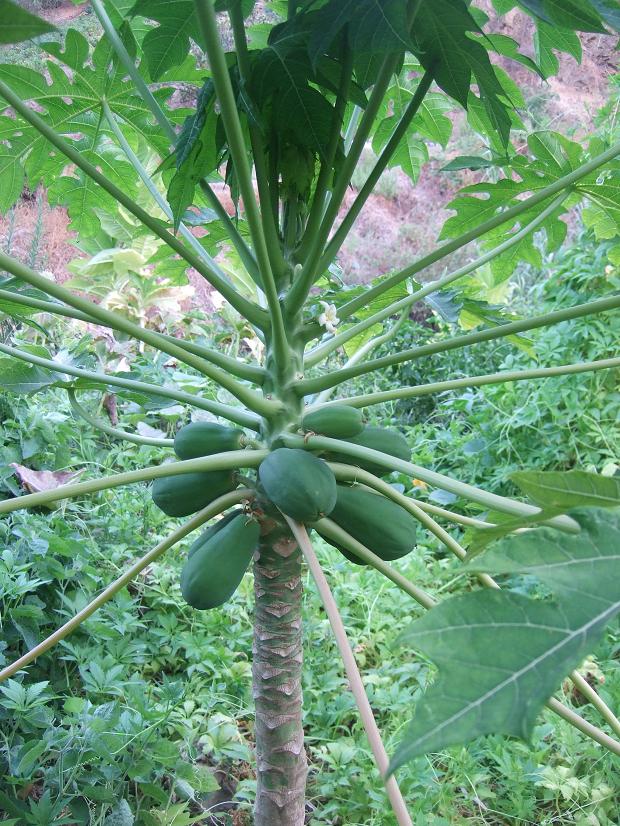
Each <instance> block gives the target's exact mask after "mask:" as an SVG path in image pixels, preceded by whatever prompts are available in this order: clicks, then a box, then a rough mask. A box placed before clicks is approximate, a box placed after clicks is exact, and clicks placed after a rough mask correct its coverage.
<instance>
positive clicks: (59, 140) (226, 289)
mask: <svg viewBox="0 0 620 826" xmlns="http://www.w3.org/2000/svg"><path fill="white" fill-rule="evenodd" d="M0 94H1V95H2V96H3V97H4V98H5V99H6V100H7V101H8V102H9V103H10V104H11V106H12V107H13V108H14V109H15V110H16V111H17V112H18V113H19V114H20V115H21V116H22V117H23V118H24V120H26V121H28V123H29V124H30V125H31V126H34V128H35V129H36V130H37V131H38V132H40V134H41V135H43V136H44V137H45V138H47V140H48V141H49V142H50V143H51V144H52V145H53V146H55V147H56V149H58V150H59V151H60V152H62V154H63V155H65V156H66V157H67V158H68V159H69V160H70V161H71V162H72V163H74V164H75V165H76V166H77V167H78V168H79V169H81V170H82V172H84V173H85V174H86V175H88V177H89V178H91V179H92V180H93V181H95V182H96V183H97V184H99V186H100V187H102V189H105V191H106V192H108V193H109V194H110V195H111V196H112V197H113V198H115V199H116V200H117V201H118V202H119V203H120V204H122V205H123V206H124V207H125V208H126V209H128V210H129V212H131V213H132V215H135V216H136V218H138V220H139V221H141V222H142V223H143V224H144V225H145V226H146V227H148V228H149V229H150V230H151V232H153V233H154V234H155V235H156V236H157V237H158V238H161V240H162V241H164V242H165V243H166V244H167V245H168V246H169V247H170V248H171V249H172V250H174V251H175V252H176V253H177V254H178V255H180V256H181V258H183V260H184V261H187V263H188V264H189V265H190V266H192V267H194V269H195V270H197V271H198V272H199V273H200V275H202V276H203V278H205V279H206V280H207V281H208V282H209V283H210V284H211V285H212V286H213V287H215V289H216V290H218V292H220V293H221V294H222V295H223V296H224V298H226V300H227V301H228V302H229V303H230V304H231V305H232V306H233V307H234V308H235V309H236V310H237V311H238V312H239V313H241V315H243V316H244V318H247V320H248V321H250V323H252V324H256V325H257V326H258V327H261V325H262V324H264V323H265V315H264V312H263V311H262V310H261V308H260V307H258V306H257V305H256V304H253V303H252V302H251V301H248V300H247V299H246V298H244V297H243V296H242V295H239V293H237V292H236V290H234V289H233V287H232V286H231V285H230V283H229V282H228V281H227V280H223V279H222V278H221V277H220V276H219V274H218V273H217V272H216V271H215V270H213V269H211V268H210V267H207V266H206V264H205V262H204V261H203V260H202V259H201V258H199V257H198V256H197V255H196V254H195V253H194V252H193V251H192V250H191V249H188V247H186V246H185V244H183V243H182V242H181V241H179V240H178V239H177V238H175V236H174V235H172V234H171V233H170V232H168V230H167V229H165V228H164V227H163V226H162V224H161V222H160V221H159V220H157V219H156V218H153V216H152V215H150V214H149V213H148V212H146V211H145V210H144V209H142V207H141V206H139V205H138V204H136V203H135V201H133V200H132V199H131V198H130V197H129V196H128V195H127V194H126V193H125V192H124V191H123V190H122V189H120V188H119V187H117V186H116V184H114V183H112V181H109V180H108V179H107V178H106V177H105V176H104V175H102V174H101V173H100V172H99V170H98V169H97V168H96V167H95V166H94V165H93V164H91V163H90V162H89V161H87V160H86V158H85V157H84V156H83V155H82V153H81V152H79V151H78V150H77V149H75V148H74V147H73V146H71V144H70V143H69V142H68V141H67V140H65V139H64V138H63V137H62V136H61V135H59V134H58V133H57V132H55V131H54V130H53V129H52V128H51V127H50V126H49V125H48V124H47V123H45V121H44V120H42V118H40V117H39V115H37V113H36V112H34V110H32V109H30V107H28V106H26V104H25V103H24V102H23V101H22V100H21V99H20V98H19V97H18V96H17V95H16V94H15V93H14V92H13V91H12V90H11V88H10V87H9V86H7V85H6V83H4V81H1V80H0Z"/></svg>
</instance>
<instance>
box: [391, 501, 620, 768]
mask: <svg viewBox="0 0 620 826" xmlns="http://www.w3.org/2000/svg"><path fill="white" fill-rule="evenodd" d="M571 515H572V516H573V517H574V518H575V519H576V520H577V521H578V522H579V524H580V526H581V532H580V533H579V534H578V535H575V536H567V535H566V534H562V533H560V532H558V531H555V530H553V529H551V528H537V529H536V530H534V531H529V532H527V533H523V534H519V535H517V536H512V537H509V538H507V539H503V540H501V542H499V543H498V544H497V545H496V546H494V547H493V548H492V549H490V550H488V551H486V552H485V554H484V555H482V556H481V557H478V558H477V559H476V561H475V563H473V564H471V565H469V566H468V567H469V569H470V570H472V571H474V570H475V571H485V572H487V573H490V574H515V573H520V574H529V575H531V576H534V577H536V579H537V580H538V581H539V582H541V583H542V584H543V585H544V586H545V588H548V589H549V590H550V591H551V592H552V594H553V599H548V600H541V599H530V598H528V597H525V596H522V595H520V594H516V593H510V592H507V591H493V590H491V589H489V590H483V591H476V592H472V593H469V594H464V595H462V596H458V597H453V598H451V599H447V600H446V601H445V602H443V603H440V604H439V605H438V606H437V607H435V608H433V609H431V610H430V611H429V612H428V614H426V615H425V616H424V617H422V618H421V619H419V620H417V621H416V622H414V623H413V625H411V626H410V627H409V628H408V629H407V630H406V631H405V632H404V633H403V634H402V635H401V637H400V641H401V642H402V643H404V644H407V645H409V646H411V647H412V648H413V649H415V650H417V651H421V652H422V653H423V654H424V655H425V656H427V657H428V658H429V659H430V660H432V661H433V662H434V663H435V664H436V665H437V667H438V669H439V674H438V677H437V678H436V680H435V682H434V683H433V685H432V686H431V688H430V689H429V690H428V691H427V692H426V694H425V696H424V698H423V699H422V700H421V701H420V703H419V704H418V706H417V708H416V712H415V715H414V718H413V721H412V723H411V725H410V727H409V729H408V730H407V732H406V734H405V737H404V739H403V741H402V743H401V744H400V746H399V747H398V749H397V751H396V753H395V755H394V757H393V759H392V762H391V765H390V771H394V770H395V769H396V768H397V767H398V766H400V765H402V764H403V763H405V762H407V761H408V760H411V759H412V758H414V757H417V756H419V755H422V754H425V753H427V752H429V751H438V750H440V749H443V748H445V747H446V746H448V745H451V744H456V743H464V742H467V741H469V740H471V739H473V738H475V737H480V736H481V735H484V734H491V733H495V734H497V733H502V734H507V735H512V736H515V737H520V738H522V739H524V740H528V739H529V737H530V735H531V732H532V729H533V727H534V724H535V722H536V718H537V716H538V714H539V712H540V711H541V709H542V707H543V704H544V703H545V702H546V701H547V700H548V698H549V697H550V696H551V694H552V693H553V691H554V690H555V688H556V686H557V685H558V684H559V683H560V682H561V680H562V678H563V677H564V676H565V675H566V674H568V673H570V671H572V670H573V669H574V668H576V667H577V666H578V665H579V663H580V662H582V660H583V659H584V657H585V656H586V655H587V654H588V653H589V652H590V651H592V649H593V648H594V647H595V646H596V644H597V642H598V640H599V639H600V637H601V634H602V632H603V630H604V628H605V626H606V625H607V623H609V622H610V621H611V620H612V619H613V617H614V616H615V615H616V614H617V613H618V612H619V611H620V584H619V583H620V577H619V576H618V573H619V570H618V569H619V564H620V551H619V548H620V511H618V510H615V511H603V510H600V509H583V510H579V511H573V512H572V513H571ZM455 652H458V656H455Z"/></svg>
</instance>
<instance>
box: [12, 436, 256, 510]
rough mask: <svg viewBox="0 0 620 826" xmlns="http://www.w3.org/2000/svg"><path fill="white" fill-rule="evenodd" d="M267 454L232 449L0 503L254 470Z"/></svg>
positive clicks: (18, 504) (29, 504)
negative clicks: (188, 475)
mask: <svg viewBox="0 0 620 826" xmlns="http://www.w3.org/2000/svg"><path fill="white" fill-rule="evenodd" d="M267 453H268V451H266V450H231V451H228V452H227V453H214V454H212V455H211V456H201V457H200V458H199V459H187V460H186V461H184V462H165V463H164V464H161V465H155V466H153V467H147V468H140V469H139V470H129V471H127V472H125V473H115V474H113V475H112V476H104V477H103V478H102V479H90V480H89V481H88V482H78V483H77V484H75V485H61V486H60V487H58V488H54V489H53V490H44V491H40V492H39V493H28V494H26V495H24V496H18V497H16V498H15V499H5V500H3V501H2V502H0V513H12V512H13V511H17V510H23V509H24V508H34V507H38V506H39V505H49V504H51V503H52V502H59V501H60V500H62V499H75V497H76V496H86V495H87V494H90V493H97V492H98V491H101V490H110V489H111V488H118V487H121V486H122V485H134V484H136V483H138V482H151V481H152V480H153V479H161V478H163V477H166V476H179V475H182V474H185V473H196V472H206V471H212V470H236V469H237V468H241V467H251V468H254V467H258V465H260V463H261V462H262V461H263V459H264V458H265V456H267Z"/></svg>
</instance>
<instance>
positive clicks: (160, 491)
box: [151, 470, 237, 516]
mask: <svg viewBox="0 0 620 826" xmlns="http://www.w3.org/2000/svg"><path fill="white" fill-rule="evenodd" d="M236 487H237V481H236V478H235V474H234V473H233V472H232V471H231V470H213V471H207V472H204V473H185V474H183V475H180V476H163V477H162V478H161V479H155V481H154V482H153V487H152V489H151V495H152V497H153V502H155V504H156V505H157V507H158V508H161V510H163V512H164V513H166V514H168V516H189V515H190V513H196V511H199V510H200V509H201V508H204V507H205V506H206V505H208V504H209V502H212V501H213V500H214V499H217V497H218V496H222V494H224V493H228V492H229V491H231V490H234V489H235V488H236Z"/></svg>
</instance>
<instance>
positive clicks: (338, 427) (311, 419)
mask: <svg viewBox="0 0 620 826" xmlns="http://www.w3.org/2000/svg"><path fill="white" fill-rule="evenodd" d="M301 427H302V429H303V430H305V431H306V432H307V433H320V434H321V435H322V436H329V437H330V438H332V439H347V438H349V437H351V436H357V435H358V434H359V433H361V432H362V430H363V429H364V421H363V419H362V414H361V412H360V411H359V410H358V409H357V408H356V407H350V406H349V405H347V404H335V405H333V406H331V407H324V408H319V409H318V410H313V411H312V412H310V413H308V414H307V415H306V416H304V417H303V419H302V421H301Z"/></svg>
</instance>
